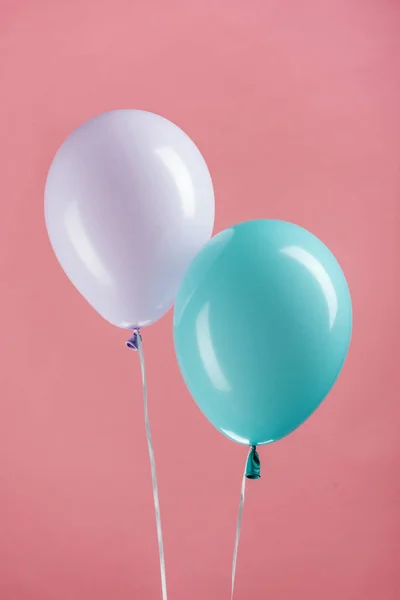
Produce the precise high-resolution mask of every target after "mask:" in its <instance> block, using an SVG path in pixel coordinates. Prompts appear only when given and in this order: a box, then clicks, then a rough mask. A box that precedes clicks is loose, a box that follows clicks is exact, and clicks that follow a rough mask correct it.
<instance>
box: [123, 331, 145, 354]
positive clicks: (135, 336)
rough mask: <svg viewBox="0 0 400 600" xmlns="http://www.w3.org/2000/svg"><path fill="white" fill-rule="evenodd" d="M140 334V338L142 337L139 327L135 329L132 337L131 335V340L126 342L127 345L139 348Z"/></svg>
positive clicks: (135, 348) (132, 348)
mask: <svg viewBox="0 0 400 600" xmlns="http://www.w3.org/2000/svg"><path fill="white" fill-rule="evenodd" d="M138 336H140V339H142V336H141V334H140V331H139V329H134V330H133V333H132V337H130V338H129V340H128V341H127V342H125V345H126V347H127V348H129V349H130V350H137V349H138Z"/></svg>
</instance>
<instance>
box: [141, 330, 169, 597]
mask: <svg viewBox="0 0 400 600" xmlns="http://www.w3.org/2000/svg"><path fill="white" fill-rule="evenodd" d="M137 347H138V351H139V357H140V368H141V371H142V383H143V402H144V419H145V424H146V435H147V445H148V447H149V458H150V468H151V480H152V484H153V496H154V510H155V513H156V525H157V539H158V552H159V555H160V571H161V591H162V600H167V579H166V574H165V559H164V543H163V536H162V527H161V515H160V501H159V498H158V485H157V474H156V461H155V457H154V448H153V441H152V437H151V430H150V420H149V409H148V403H147V383H146V370H145V366H144V354H143V346H142V339H141V336H140V333H139V332H138V333H137Z"/></svg>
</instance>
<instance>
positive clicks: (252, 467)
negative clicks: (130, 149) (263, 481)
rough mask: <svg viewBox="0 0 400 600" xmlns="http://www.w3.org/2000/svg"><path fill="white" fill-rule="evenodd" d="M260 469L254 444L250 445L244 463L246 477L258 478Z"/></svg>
mask: <svg viewBox="0 0 400 600" xmlns="http://www.w3.org/2000/svg"><path fill="white" fill-rule="evenodd" d="M260 469H261V464H260V457H259V456H258V452H257V449H256V446H252V448H251V451H250V453H249V456H248V458H247V463H246V477H247V479H260V477H261V475H260Z"/></svg>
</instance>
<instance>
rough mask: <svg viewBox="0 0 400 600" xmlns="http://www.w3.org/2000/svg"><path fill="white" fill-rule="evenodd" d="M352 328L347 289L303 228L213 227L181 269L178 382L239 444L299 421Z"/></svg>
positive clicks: (277, 433)
mask: <svg viewBox="0 0 400 600" xmlns="http://www.w3.org/2000/svg"><path fill="white" fill-rule="evenodd" d="M351 329H352V306H351V298H350V292H349V288H348V285H347V282H346V279H345V276H344V274H343V271H342V269H341V268H340V265H339V263H338V262H337V260H336V258H335V257H334V256H333V254H332V253H331V252H330V250H328V248H327V247H326V246H325V245H324V244H323V243H322V242H321V241H320V240H319V239H318V238H316V237H315V236H314V235H313V234H311V233H309V232H308V231H306V230H305V229H303V228H301V227H298V226H297V225H293V224H292V223H286V222H284V221H273V220H259V221H249V222H246V223H241V224H239V225H235V226H234V227H231V228H230V229H226V230H225V231H222V232H221V233H219V234H218V235H216V236H215V237H214V238H213V239H212V240H211V241H210V242H208V243H207V244H206V246H204V248H203V249H202V250H201V251H200V253H199V254H198V255H197V256H196V258H195V259H194V261H193V262H192V263H191V265H190V267H189V269H188V271H187V272H186V274H185V277H184V279H183V281H182V284H181V286H180V289H179V292H178V295H177V298H176V303H175V310H174V342H175V350H176V355H177V359H178V363H179V367H180V369H181V371H182V375H183V378H184V380H185V382H186V385H187V387H188V388H189V391H190V393H191V394H192V396H193V398H194V400H195V401H196V403H197V404H198V406H199V408H200V409H201V411H202V412H203V413H204V415H205V416H206V417H207V419H208V420H209V421H210V422H211V423H212V424H213V425H214V426H215V427H216V428H217V429H218V430H219V431H221V432H222V433H223V434H224V435H226V436H227V437H229V438H231V439H232V440H234V441H236V442H239V443H242V444H248V445H254V446H255V445H260V444H268V443H270V442H274V441H276V440H279V439H281V438H283V437H284V436H286V435H287V434H289V433H291V432H292V431H293V430H294V429H296V428H297V427H298V426H299V425H301V424H302V423H303V422H304V421H305V420H306V419H307V418H308V417H309V416H310V415H311V414H312V413H313V412H314V411H315V409H316V408H317V407H318V405H319V404H320V403H321V402H322V400H323V399H324V398H325V396H326V395H327V394H328V392H329V391H330V389H331V388H332V386H333V384H334V383H335V380H336V378H337V377H338V375H339V373H340V370H341V368H342V366H343V363H344V361H345V358H346V355H347V351H348V348H349V343H350V337H351Z"/></svg>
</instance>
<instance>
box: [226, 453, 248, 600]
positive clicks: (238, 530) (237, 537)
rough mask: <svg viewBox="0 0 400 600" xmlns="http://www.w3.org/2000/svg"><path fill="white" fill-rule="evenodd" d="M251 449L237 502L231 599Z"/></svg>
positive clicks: (233, 589) (233, 591) (233, 590)
mask: <svg viewBox="0 0 400 600" xmlns="http://www.w3.org/2000/svg"><path fill="white" fill-rule="evenodd" d="M252 451H253V450H252V449H250V451H249V454H248V457H247V459H246V465H245V468H244V473H243V478H242V487H241V490H240V502H239V512H238V518H237V525H236V536H235V547H234V550H233V561H232V591H231V600H233V595H234V593H235V578H236V565H237V557H238V550H239V540H240V532H241V529H242V517H243V508H244V499H245V493H246V479H247V477H246V472H247V463H248V461H249V459H250V455H251V453H252Z"/></svg>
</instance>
